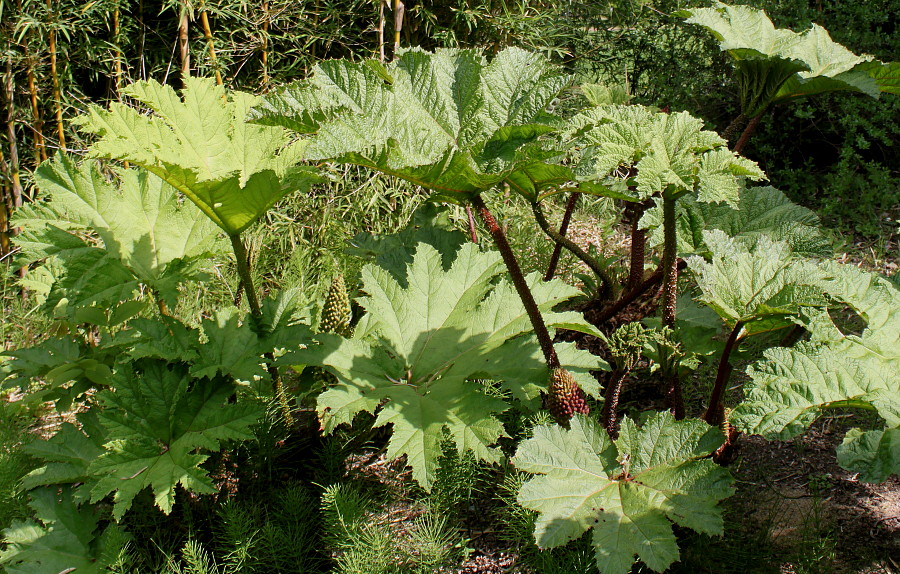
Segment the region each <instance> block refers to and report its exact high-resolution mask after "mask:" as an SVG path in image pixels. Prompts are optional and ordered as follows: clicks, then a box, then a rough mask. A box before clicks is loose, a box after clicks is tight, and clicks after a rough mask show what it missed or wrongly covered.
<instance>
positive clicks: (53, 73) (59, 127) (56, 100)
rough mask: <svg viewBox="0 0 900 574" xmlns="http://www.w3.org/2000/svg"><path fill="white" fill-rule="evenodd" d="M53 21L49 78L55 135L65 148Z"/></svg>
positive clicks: (50, 0)
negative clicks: (51, 86) (54, 114)
mask: <svg viewBox="0 0 900 574" xmlns="http://www.w3.org/2000/svg"><path fill="white" fill-rule="evenodd" d="M47 10H48V11H50V13H51V15H52V14H53V0H47ZM53 24H54V22H51V23H50V35H49V44H50V79H51V80H52V81H53V105H54V108H55V111H56V135H57V137H58V138H59V149H65V148H66V132H65V125H64V124H63V112H62V95H61V92H60V89H59V73H58V72H57V69H56V30H54V29H53Z"/></svg>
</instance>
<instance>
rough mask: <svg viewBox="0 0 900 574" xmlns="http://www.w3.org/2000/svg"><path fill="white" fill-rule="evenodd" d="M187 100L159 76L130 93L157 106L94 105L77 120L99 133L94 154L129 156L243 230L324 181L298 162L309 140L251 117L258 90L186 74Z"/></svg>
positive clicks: (231, 231)
mask: <svg viewBox="0 0 900 574" xmlns="http://www.w3.org/2000/svg"><path fill="white" fill-rule="evenodd" d="M184 82H185V88H184V90H183V92H182V96H183V98H184V99H183V100H182V98H180V97H178V95H177V94H176V93H175V90H173V89H172V88H171V87H170V86H165V85H161V84H159V83H157V82H155V81H153V80H150V81H142V82H135V83H134V84H131V85H130V86H128V87H127V88H125V89H124V90H123V95H125V96H128V97H129V98H132V99H134V100H136V101H137V102H140V103H142V104H144V105H146V106H147V107H149V108H150V109H151V110H152V113H151V114H149V115H145V114H142V113H141V112H139V111H138V110H137V109H135V108H132V107H129V106H126V105H125V104H121V103H116V102H114V103H112V104H110V107H109V109H108V110H104V109H103V108H100V107H98V106H93V105H92V106H90V108H89V109H88V113H87V115H84V116H81V117H80V118H78V119H77V122H78V124H79V125H80V126H81V128H82V129H83V130H84V131H87V132H90V133H93V134H96V135H97V136H99V139H97V141H95V142H94V144H93V145H92V146H91V148H90V150H89V155H90V156H91V157H99V158H107V159H117V160H122V161H128V162H131V163H133V164H135V165H138V166H141V167H143V168H144V169H146V170H148V171H150V172H152V173H154V174H156V175H157V176H159V177H160V178H162V179H163V180H165V181H166V182H168V183H169V184H170V185H172V186H173V187H175V188H176V189H178V190H179V191H181V192H182V193H184V194H185V195H186V196H187V197H188V198H190V200H191V201H193V202H194V203H195V204H197V207H199V208H200V210H201V211H203V213H205V214H206V215H207V216H208V217H209V218H210V219H212V220H213V221H214V222H215V223H216V225H218V226H219V227H221V228H222V229H223V230H224V231H225V232H226V233H227V234H228V235H230V236H236V235H238V234H239V233H240V232H241V231H243V230H244V229H246V228H247V226H249V225H250V224H251V223H253V222H254V221H255V220H256V219H257V218H258V217H259V216H260V215H262V214H263V213H265V211H266V210H268V209H269V208H270V207H271V206H272V205H273V204H274V203H275V202H276V201H278V200H279V199H281V198H282V197H283V196H284V195H286V194H287V193H290V192H292V191H296V190H299V189H306V188H308V187H309V185H310V184H311V183H313V182H314V181H317V178H316V177H315V176H314V175H313V172H312V171H311V170H310V169H308V168H302V167H298V166H296V164H297V163H298V162H299V161H300V159H301V154H302V152H303V149H304V147H305V146H306V143H307V142H306V141H305V140H295V141H294V140H292V138H291V137H290V135H289V132H288V131H287V130H285V129H283V128H280V127H272V126H262V125H256V124H248V123H245V121H244V119H245V117H246V116H247V113H248V112H249V111H250V108H251V107H252V106H253V105H254V104H256V103H257V102H258V101H259V98H258V97H257V96H254V95H252V94H247V93H244V92H237V91H226V90H225V88H223V87H222V86H217V85H216V84H215V81H214V80H213V79H211V78H195V77H186V78H185V79H184Z"/></svg>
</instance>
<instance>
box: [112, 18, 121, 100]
mask: <svg viewBox="0 0 900 574" xmlns="http://www.w3.org/2000/svg"><path fill="white" fill-rule="evenodd" d="M119 30H120V28H119V7H118V6H116V9H115V10H113V43H114V44H115V45H116V59H115V62H113V71H114V73H115V78H113V81H114V82H115V85H116V96H118V95H119V94H120V90H121V89H122V50H120V49H119Z"/></svg>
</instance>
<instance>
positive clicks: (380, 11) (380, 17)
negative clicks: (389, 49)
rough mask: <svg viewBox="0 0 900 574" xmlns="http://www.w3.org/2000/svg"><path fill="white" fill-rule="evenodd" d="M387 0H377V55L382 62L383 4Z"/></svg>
mask: <svg viewBox="0 0 900 574" xmlns="http://www.w3.org/2000/svg"><path fill="white" fill-rule="evenodd" d="M385 4H387V0H379V2H378V57H379V58H380V60H381V63H382V64H383V63H384V59H385V57H384V5H385Z"/></svg>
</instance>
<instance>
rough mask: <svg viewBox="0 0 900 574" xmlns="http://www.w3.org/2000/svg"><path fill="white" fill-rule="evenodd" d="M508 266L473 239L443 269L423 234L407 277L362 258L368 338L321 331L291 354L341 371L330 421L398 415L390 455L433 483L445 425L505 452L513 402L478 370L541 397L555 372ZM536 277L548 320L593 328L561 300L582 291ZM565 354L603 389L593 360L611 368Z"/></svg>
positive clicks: (323, 398)
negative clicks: (492, 389) (491, 389)
mask: <svg viewBox="0 0 900 574" xmlns="http://www.w3.org/2000/svg"><path fill="white" fill-rule="evenodd" d="M502 271H503V267H502V262H501V260H500V257H499V255H498V254H496V253H493V252H481V251H479V249H478V247H477V246H476V245H474V244H472V243H467V244H465V245H463V246H462V247H461V248H460V249H459V251H458V252H457V254H456V258H455V259H454V260H453V262H452V264H451V265H450V266H449V268H446V269H445V267H444V264H443V258H442V255H441V253H439V252H438V251H437V250H435V249H434V248H433V247H431V246H430V245H428V244H425V243H420V244H419V246H418V249H417V250H416V253H415V256H414V258H413V261H412V263H411V264H410V266H409V267H408V269H407V270H406V282H405V283H404V284H401V283H400V282H399V281H398V280H397V279H396V278H395V277H394V275H393V274H392V273H391V272H390V271H388V270H386V269H382V268H380V267H376V266H374V265H367V266H366V267H364V268H363V271H362V280H363V287H362V290H363V291H364V292H365V293H366V296H365V297H363V298H361V299H360V300H359V301H360V303H361V304H362V306H363V307H365V308H366V310H367V311H368V312H369V315H368V316H369V317H371V320H370V324H369V327H368V328H367V329H366V334H365V336H366V337H367V339H366V340H363V339H360V338H354V339H345V338H343V337H338V336H334V335H319V336H318V337H317V339H318V344H317V345H310V346H309V347H308V348H307V349H303V350H300V351H295V352H294V353H291V354H290V355H289V356H288V357H286V358H285V360H291V361H294V362H296V363H302V364H305V365H317V366H323V367H325V368H327V369H328V370H329V371H331V372H332V373H333V374H334V375H335V376H336V377H337V379H338V384H337V385H335V386H333V387H332V388H330V389H328V390H326V391H325V392H324V393H322V395H320V397H319V401H318V412H319V416H320V419H321V421H322V425H323V428H324V429H325V431H326V432H330V431H332V430H333V429H334V428H335V427H336V426H338V425H340V424H344V423H350V422H352V421H353V419H354V417H355V416H356V414H358V413H360V412H362V411H367V412H372V413H377V414H378V416H377V419H376V421H375V424H376V425H386V424H392V425H393V434H392V438H391V441H390V443H389V444H388V452H389V455H390V456H400V455H406V456H407V462H408V463H409V464H410V465H411V466H412V468H413V476H414V478H415V479H416V480H417V481H418V482H419V483H420V484H421V485H422V486H423V487H425V488H426V489H429V488H430V487H431V484H432V481H433V479H434V471H435V469H436V465H437V459H438V458H439V457H440V455H441V450H440V444H441V441H442V440H443V433H444V431H445V429H446V430H447V431H448V432H449V433H450V437H451V438H452V439H453V440H454V441H455V443H456V445H457V448H458V449H460V451H464V450H466V449H470V450H472V451H473V452H474V453H475V455H476V456H477V457H478V458H480V459H482V460H488V461H496V460H498V457H499V452H498V451H497V450H496V449H495V448H493V447H492V446H491V445H493V444H495V443H496V441H497V439H498V438H499V437H500V436H503V428H502V426H501V425H500V423H499V422H498V421H497V420H496V418H494V416H493V415H494V414H496V413H499V412H502V411H504V410H506V409H507V408H508V404H507V403H506V401H504V400H503V399H501V398H498V397H496V396H493V395H491V394H485V392H484V389H483V388H481V387H480V386H479V385H478V384H477V383H473V382H471V380H472V379H489V380H491V381H495V382H496V383H497V384H498V385H499V386H500V387H501V388H502V389H504V390H505V391H508V392H509V393H510V394H511V395H512V396H513V397H516V398H520V399H523V400H533V399H535V398H536V397H537V396H538V394H539V392H540V389H542V388H545V387H546V384H547V381H548V380H549V377H550V372H549V370H548V369H547V366H546V364H545V362H544V361H543V360H542V358H541V354H540V350H539V347H538V345H537V342H536V341H535V339H534V338H533V336H531V335H530V333H531V323H530V321H529V320H528V317H527V314H526V312H525V309H524V307H523V306H522V303H521V300H520V299H519V297H518V295H517V293H516V291H515V289H514V288H513V287H512V285H510V284H509V283H508V282H507V281H505V280H500V281H497V278H498V276H499V275H501V273H502ZM528 281H529V284H530V286H531V288H532V291H533V293H534V296H535V299H536V301H537V303H538V306H539V308H540V309H541V311H542V312H543V313H544V317H545V320H546V321H547V323H548V326H551V327H552V326H560V325H565V327H566V328H580V329H589V328H590V327H589V326H588V325H586V324H584V320H583V319H582V318H580V317H579V316H578V315H577V314H573V313H556V312H553V311H552V308H553V307H554V306H556V305H557V304H559V303H560V302H562V301H565V300H567V299H569V298H571V297H573V296H575V295H576V294H577V290H575V289H574V288H571V287H569V286H567V285H565V284H564V283H562V282H559V281H554V282H549V283H544V282H543V281H541V279H540V277H538V276H537V275H536V274H535V275H532V276H529V278H528ZM356 336H357V337H360V335H359V333H357V335H356ZM559 354H560V360H561V361H562V362H563V364H564V365H567V366H568V365H571V370H572V371H573V373H575V374H576V375H577V376H578V380H579V382H583V381H584V380H585V379H589V380H590V382H584V384H585V389H586V390H587V391H588V392H590V393H592V394H597V393H599V388H598V386H597V383H596V380H594V379H593V377H591V376H590V375H589V374H588V370H589V369H602V368H605V364H604V363H603V362H602V361H601V360H599V359H597V358H596V357H593V356H591V355H590V354H589V353H586V352H584V351H578V350H576V349H575V348H574V346H573V345H562V346H560V352H559Z"/></svg>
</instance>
